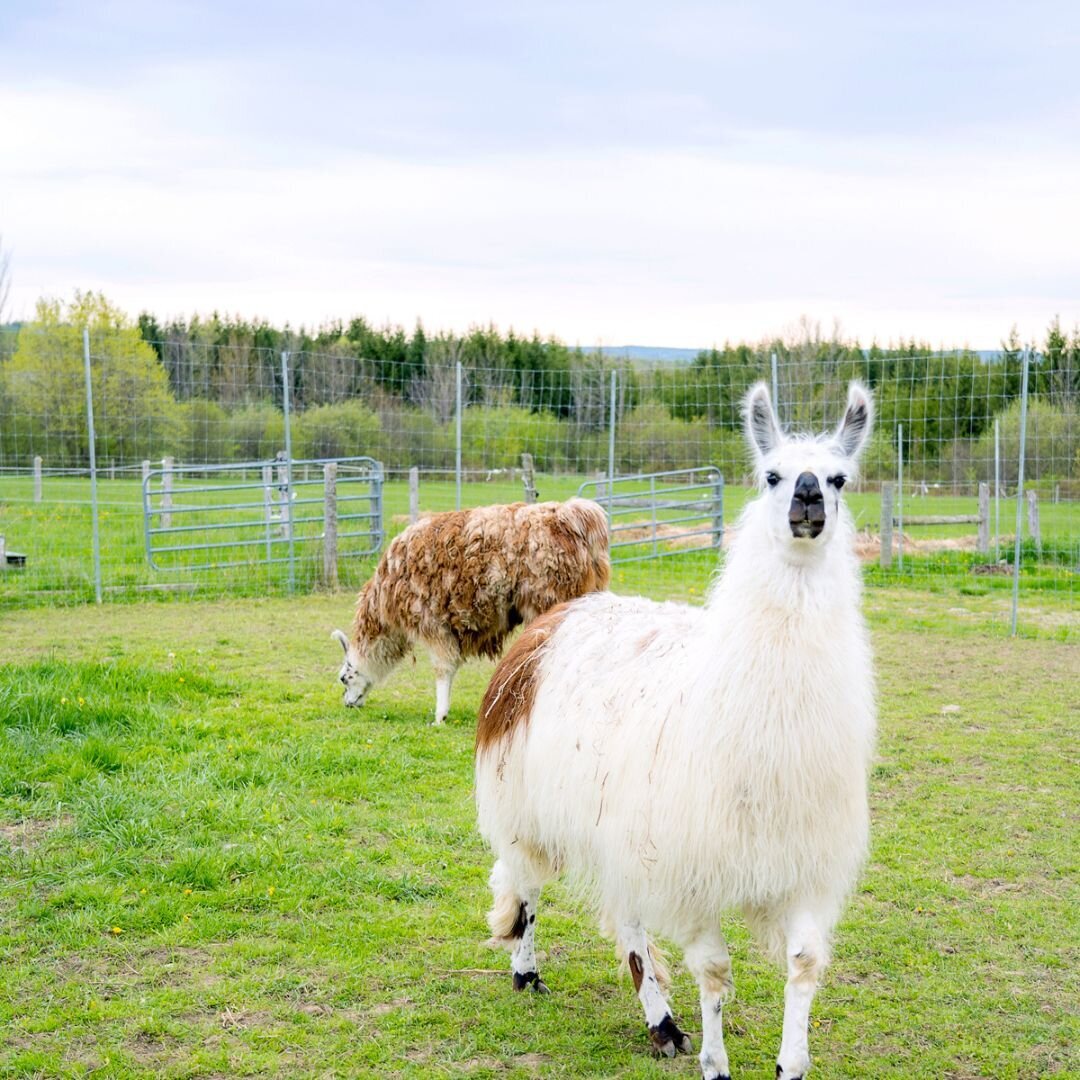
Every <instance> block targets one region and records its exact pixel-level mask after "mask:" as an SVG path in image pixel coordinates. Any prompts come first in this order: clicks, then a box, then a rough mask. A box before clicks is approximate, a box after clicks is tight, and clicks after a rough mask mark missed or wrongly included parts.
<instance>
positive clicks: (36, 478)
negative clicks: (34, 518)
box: [34, 454, 41, 502]
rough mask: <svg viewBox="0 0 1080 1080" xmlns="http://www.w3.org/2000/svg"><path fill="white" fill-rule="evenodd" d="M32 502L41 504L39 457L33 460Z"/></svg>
mask: <svg viewBox="0 0 1080 1080" xmlns="http://www.w3.org/2000/svg"><path fill="white" fill-rule="evenodd" d="M34 502H41V455H40V454H39V455H38V456H37V457H35V458H34Z"/></svg>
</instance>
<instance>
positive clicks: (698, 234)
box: [0, 0, 1080, 348]
mask: <svg viewBox="0 0 1080 1080" xmlns="http://www.w3.org/2000/svg"><path fill="white" fill-rule="evenodd" d="M0 55H2V56H3V62H2V64H0V118H2V122H0V236H2V242H3V247H4V248H5V249H6V250H7V251H8V252H9V253H10V256H11V278H12V293H11V301H10V304H9V312H8V314H9V317H11V316H13V317H16V318H18V317H26V316H29V315H30V314H32V312H33V305H34V301H35V300H36V299H37V298H38V297H39V296H41V295H50V296H58V297H61V298H69V297H70V296H71V294H72V291H73V290H74V289H75V288H84V289H101V290H103V291H104V292H105V293H106V294H107V295H108V296H109V297H110V298H111V299H113V300H114V301H115V302H117V303H119V304H120V305H121V306H123V307H124V308H126V309H127V310H128V311H129V312H131V313H132V314H135V313H137V312H138V311H139V310H141V309H144V308H145V309H150V310H153V311H154V312H156V313H157V314H158V315H159V316H162V317H167V316H170V315H181V314H182V315H190V314H191V313H192V312H196V311H198V312H201V313H209V312H210V311H212V310H214V309H217V310H219V311H222V312H229V313H235V314H240V315H244V316H247V317H257V316H262V317H265V318H267V319H270V320H271V321H274V322H284V321H285V320H290V321H291V322H292V323H293V324H294V325H295V324H298V323H304V324H307V325H309V326H310V325H312V324H318V323H320V322H322V321H323V320H327V319H331V318H341V319H348V318H350V317H352V316H354V315H363V316H365V317H366V318H368V319H369V320H370V321H372V322H374V323H377V324H381V323H383V322H385V321H391V322H394V323H400V324H403V325H405V326H406V327H411V326H412V325H413V323H414V322H415V321H416V320H417V319H421V320H422V321H423V323H424V325H425V327H426V328H427V329H429V330H439V329H458V330H461V329H465V328H467V327H468V326H469V325H470V324H473V323H484V324H486V323H489V322H494V323H495V324H496V325H497V326H498V327H500V328H501V329H502V330H504V331H505V330H507V329H509V328H510V327H513V328H514V329H516V330H518V331H521V332H526V333H528V332H531V331H532V330H534V329H536V330H539V331H540V333H541V334H543V335H545V336H547V335H549V334H551V335H555V336H557V337H560V338H562V339H563V340H565V341H568V342H569V343H571V344H573V343H581V344H595V343H602V344H608V345H618V344H629V343H633V344H642V345H670V346H687V347H699V346H707V345H711V344H714V343H717V344H719V343H722V342H723V341H725V340H728V339H731V340H735V339H740V338H747V339H753V338H757V337H759V336H762V335H765V334H773V333H782V332H784V331H785V330H788V329H790V328H791V327H793V326H794V324H795V323H796V322H797V320H798V319H799V318H800V317H801V316H808V317H809V318H811V319H812V320H820V321H821V323H822V324H823V326H824V327H825V328H826V329H829V328H831V327H832V326H833V324H834V322H839V325H840V328H841V330H842V332H843V333H844V334H845V335H847V336H850V337H856V336H857V337H858V338H859V339H860V340H862V341H863V343H864V344H866V343H869V342H870V341H871V340H872V339H875V338H876V339H877V340H878V341H880V342H883V343H884V342H887V341H888V340H890V339H893V338H896V337H898V336H900V335H903V336H915V337H918V338H920V339H926V340H929V341H930V342H931V343H932V344H935V345H963V344H968V345H971V346H973V347H978V348H993V347H995V346H996V345H997V344H998V343H999V341H1000V339H1001V338H1002V337H1004V336H1005V335H1006V334H1007V333H1008V331H1009V328H1010V326H1012V325H1013V324H1014V323H1016V324H1017V326H1018V329H1019V331H1020V334H1021V336H1022V337H1023V338H1025V339H1028V338H1031V339H1035V340H1041V339H1042V337H1043V336H1044V332H1045V328H1046V325H1047V323H1048V322H1049V321H1050V319H1051V318H1052V317H1053V316H1054V315H1055V314H1060V316H1061V319H1062V322H1063V324H1064V325H1065V326H1066V327H1072V326H1073V325H1074V324H1075V323H1076V322H1077V320H1078V319H1080V79H1077V71H1078V70H1080V5H1078V4H1076V3H1075V0H1061V2H1058V3H1047V2H1041V0H1029V2H1027V3H1024V4H1018V3H997V2H994V0H979V2H977V3H949V2H948V0H933V2H923V0H907V2H905V3H876V2H871V0H856V2H851V3H846V2H841V3H834V2H823V3H817V4H807V3H804V2H802V3H768V2H765V0H759V2H757V3H729V2H723V3H701V4H693V3H665V4H660V3H655V2H651V3H648V4H645V3H641V4H638V3H628V2H624V3H618V4H616V3H611V4H608V3H588V2H587V0H579V2H574V3H562V2H560V0H535V2H534V3H528V4H520V3H514V2H511V0H490V2H488V0H482V2H477V3H453V2H447V0H443V2H434V3H413V2H410V0H393V2H392V0H384V2H382V3H377V4H376V3H367V2H363V0H360V2H346V0H339V2H334V3H323V4H315V5H305V6H303V7H302V6H301V5H299V4H289V5H283V4H275V3H273V2H261V3H257V4H256V3H250V4H249V3H228V2H220V0H219V2H214V3H210V2H203V0H192V2H162V0H154V2H150V3H147V2H146V0H141V2H138V3H135V2H131V0H111V2H110V0H98V2H96V3H93V4H88V3H85V2H77V3H68V2H48V0H38V2H33V3H32V2H30V0H10V2H7V3H3V4H2V5H0Z"/></svg>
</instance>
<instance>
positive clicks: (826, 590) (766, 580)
mask: <svg viewBox="0 0 1080 1080" xmlns="http://www.w3.org/2000/svg"><path fill="white" fill-rule="evenodd" d="M768 509H769V508H768V507H767V505H766V504H765V503H764V502H762V501H759V502H755V503H751V504H750V505H749V506H748V507H747V508H746V510H745V511H744V513H743V515H742V517H741V518H740V520H739V523H738V528H737V532H736V536H735V538H734V540H733V541H732V544H731V547H730V549H729V551H728V554H727V558H726V561H725V564H724V569H723V571H722V573H721V576H720V578H719V580H718V581H717V583H716V585H715V587H714V589H713V592H712V595H711V597H710V600H709V607H710V609H714V610H715V611H716V612H717V614H718V616H719V617H720V618H725V617H731V616H732V615H733V613H735V612H738V617H740V618H746V617H751V616H752V615H753V614H754V613H755V612H761V613H766V612H767V613H768V614H769V616H770V617H777V616H779V617H783V618H785V619H798V618H800V617H802V616H805V617H807V618H810V619H814V620H816V621H818V622H820V620H821V619H822V618H823V617H827V618H830V619H835V618H836V616H837V614H839V613H840V612H843V611H850V612H851V614H852V615H853V616H856V615H857V612H858V607H859V600H860V597H861V591H862V582H861V577H860V574H859V565H858V561H857V560H856V558H855V555H854V552H853V549H852V541H853V539H854V526H853V525H852V522H851V518H850V515H849V514H848V513H847V512H846V510H843V509H841V512H840V514H839V515H838V517H837V520H836V522H835V526H834V527H835V529H836V535H834V536H832V537H831V538H830V539H829V542H828V543H827V544H825V545H822V547H820V548H817V549H814V548H810V549H792V547H791V546H790V545H789V544H788V543H786V542H785V541H782V540H778V539H777V538H776V537H774V536H773V535H772V533H771V532H770V531H769V529H768V527H767V521H766V513H767V512H768ZM827 613H828V614H827Z"/></svg>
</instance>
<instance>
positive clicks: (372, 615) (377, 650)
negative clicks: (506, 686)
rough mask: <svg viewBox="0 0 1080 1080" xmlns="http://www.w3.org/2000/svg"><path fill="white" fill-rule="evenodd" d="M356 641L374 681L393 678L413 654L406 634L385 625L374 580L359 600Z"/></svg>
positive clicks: (368, 672) (355, 630)
mask: <svg viewBox="0 0 1080 1080" xmlns="http://www.w3.org/2000/svg"><path fill="white" fill-rule="evenodd" d="M352 638H353V643H354V644H355V645H356V649H357V652H358V654H359V656H360V658H361V660H362V662H363V665H364V668H365V669H366V673H367V674H368V675H369V676H370V677H371V678H373V679H383V678H385V677H386V676H387V675H389V674H390V672H391V670H393V668H394V667H395V665H396V664H398V663H399V662H400V661H401V660H402V659H403V658H404V656H405V654H406V653H407V652H408V651H409V642H408V638H407V637H406V636H405V634H403V633H402V632H401V630H400V629H399V628H398V627H396V626H387V625H386V624H385V623H384V622H383V619H382V617H381V616H380V614H379V596H378V590H377V589H376V588H375V587H374V583H373V582H372V581H369V582H368V583H367V584H366V585H365V586H364V587H363V588H362V589H361V590H360V595H359V596H358V597H357V600H356V616H355V618H354V619H353V632H352Z"/></svg>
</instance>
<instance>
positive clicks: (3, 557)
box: [0, 533, 7, 570]
mask: <svg viewBox="0 0 1080 1080" xmlns="http://www.w3.org/2000/svg"><path fill="white" fill-rule="evenodd" d="M6 569H7V540H5V539H4V534H3V533H0V570H6Z"/></svg>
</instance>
